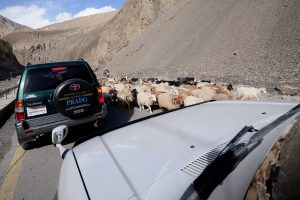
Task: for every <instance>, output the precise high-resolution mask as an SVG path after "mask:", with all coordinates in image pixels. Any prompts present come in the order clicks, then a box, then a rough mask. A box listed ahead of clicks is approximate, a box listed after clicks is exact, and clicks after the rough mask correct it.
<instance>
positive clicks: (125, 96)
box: [117, 87, 134, 110]
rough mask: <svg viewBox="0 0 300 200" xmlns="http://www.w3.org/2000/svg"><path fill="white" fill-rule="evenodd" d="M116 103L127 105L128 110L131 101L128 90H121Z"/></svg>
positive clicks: (131, 96) (131, 97)
mask: <svg viewBox="0 0 300 200" xmlns="http://www.w3.org/2000/svg"><path fill="white" fill-rule="evenodd" d="M117 99H118V101H120V102H122V103H125V104H127V106H128V108H129V110H130V104H131V102H132V101H133V99H134V98H133V95H132V93H131V91H130V89H129V88H126V87H125V88H123V90H121V91H120V92H118V94H117Z"/></svg>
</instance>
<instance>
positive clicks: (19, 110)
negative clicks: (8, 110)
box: [15, 101, 25, 121]
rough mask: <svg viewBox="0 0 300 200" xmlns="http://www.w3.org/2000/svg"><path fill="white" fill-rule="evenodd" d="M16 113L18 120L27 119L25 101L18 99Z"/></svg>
mask: <svg viewBox="0 0 300 200" xmlns="http://www.w3.org/2000/svg"><path fill="white" fill-rule="evenodd" d="M15 113H16V120H17V121H24V120H25V113H24V104H23V101H16V107H15Z"/></svg>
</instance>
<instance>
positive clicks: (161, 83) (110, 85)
mask: <svg viewBox="0 0 300 200" xmlns="http://www.w3.org/2000/svg"><path fill="white" fill-rule="evenodd" d="M98 81H99V83H100V84H101V86H102V93H103V95H104V98H105V100H106V102H107V103H120V104H122V105H124V106H126V107H128V108H129V109H132V108H133V107H135V106H136V107H138V108H139V110H144V109H145V108H147V110H146V111H149V112H151V113H152V109H153V108H160V109H162V110H163V111H165V110H172V109H176V108H180V107H183V106H190V105H193V104H197V103H201V102H204V101H211V100H248V99H254V98H256V99H258V97H259V96H260V95H261V94H262V93H266V89H265V88H254V87H245V86H242V85H240V86H236V87H233V86H232V84H227V85H222V84H216V83H211V82H210V81H196V79H195V78H189V77H186V78H178V80H176V81H167V80H158V79H156V78H148V79H140V78H131V79H128V78H121V79H118V78H107V77H105V78H100V79H98Z"/></svg>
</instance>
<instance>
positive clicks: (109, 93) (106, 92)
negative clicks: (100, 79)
mask: <svg viewBox="0 0 300 200" xmlns="http://www.w3.org/2000/svg"><path fill="white" fill-rule="evenodd" d="M101 89H102V94H103V96H104V98H105V100H107V101H113V100H114V89H113V88H112V87H111V86H102V87H101ZM115 95H116V94H115Z"/></svg>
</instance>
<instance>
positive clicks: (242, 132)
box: [216, 126, 257, 159]
mask: <svg viewBox="0 0 300 200" xmlns="http://www.w3.org/2000/svg"><path fill="white" fill-rule="evenodd" d="M254 131H257V130H256V129H255V128H254V127H253V126H244V128H242V130H240V131H239V132H238V133H237V134H236V135H235V136H234V138H232V139H231V140H230V142H229V143H228V144H227V145H226V147H225V148H224V149H223V150H222V151H221V152H220V153H219V155H218V156H217V158H218V157H220V156H221V155H222V154H223V153H224V152H225V151H226V150H227V149H229V148H231V147H232V146H234V145H235V144H236V143H237V142H238V141H239V140H240V139H241V138H242V137H243V136H244V135H245V134H246V133H249V132H254ZM217 158H216V159H217Z"/></svg>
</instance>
